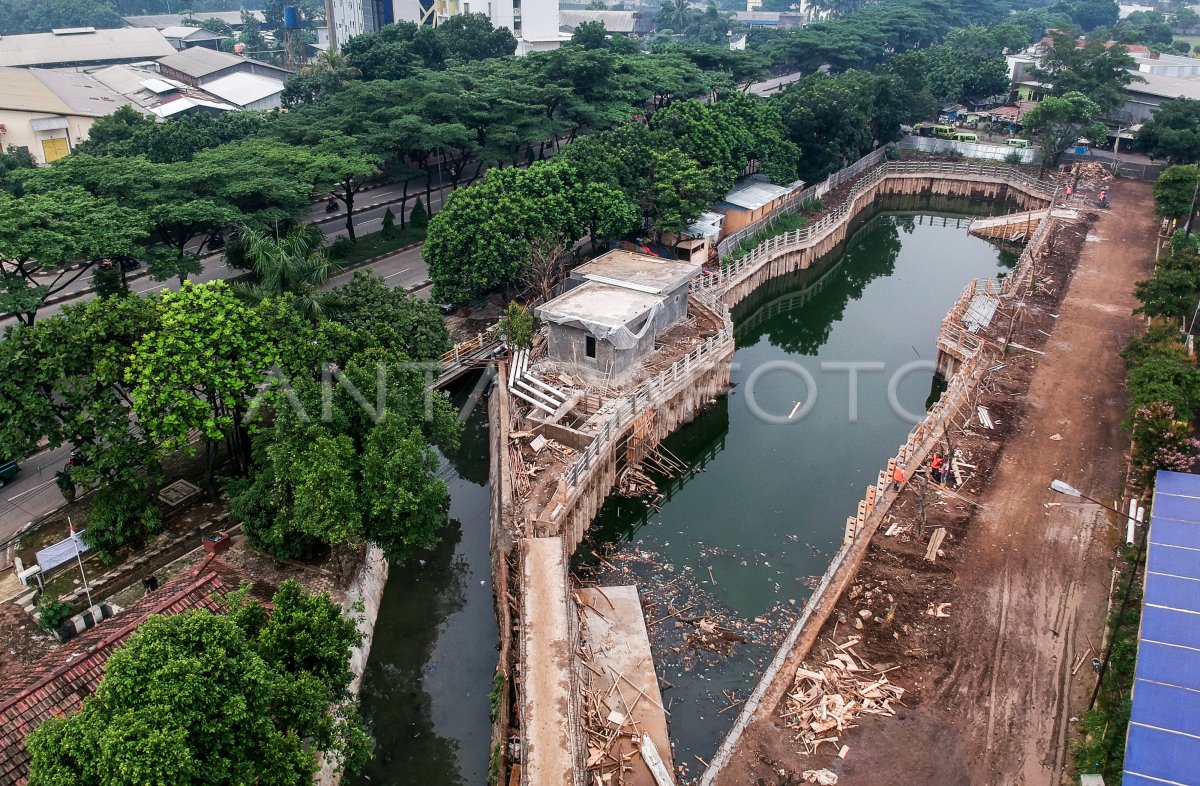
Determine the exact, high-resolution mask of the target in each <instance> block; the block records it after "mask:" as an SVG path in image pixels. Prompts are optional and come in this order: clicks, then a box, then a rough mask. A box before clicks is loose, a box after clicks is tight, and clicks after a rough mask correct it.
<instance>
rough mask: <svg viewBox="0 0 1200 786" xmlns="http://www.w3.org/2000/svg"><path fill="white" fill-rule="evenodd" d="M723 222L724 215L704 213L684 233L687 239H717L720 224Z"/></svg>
mask: <svg viewBox="0 0 1200 786" xmlns="http://www.w3.org/2000/svg"><path fill="white" fill-rule="evenodd" d="M724 220H725V214H724V213H710V212H704V213H701V214H700V217H699V218H697V219H696V220H695V221H693V222H692V225H691V226H690V227H688V228H687V230H686V231H685V232H684V234H685V235H687V236H688V237H697V238H698V237H717V236H718V235H720V234H721V223H722V222H723V221H724Z"/></svg>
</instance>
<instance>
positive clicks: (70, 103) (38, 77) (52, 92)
mask: <svg viewBox="0 0 1200 786" xmlns="http://www.w3.org/2000/svg"><path fill="white" fill-rule="evenodd" d="M0 84H2V85H4V87H3V89H0V107H2V108H4V109H12V110H16V111H19V112H45V113H47V114H53V115H78V116H81V117H104V116H105V115H108V114H111V113H112V112H114V111H116V109H117V108H118V107H121V106H124V105H125V104H128V103H129V101H127V100H126V99H125V98H123V97H122V96H120V95H118V94H117V93H115V92H113V91H112V90H110V89H109V88H108V87H107V86H106V85H105V84H104V83H103V82H101V81H100V80H98V79H95V78H93V77H92V76H91V75H90V74H81V73H74V72H72V73H65V72H62V71H48V70H46V69H44V68H0Z"/></svg>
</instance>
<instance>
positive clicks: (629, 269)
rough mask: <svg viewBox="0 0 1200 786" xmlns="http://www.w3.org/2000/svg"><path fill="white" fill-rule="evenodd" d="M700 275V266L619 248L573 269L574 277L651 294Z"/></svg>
mask: <svg viewBox="0 0 1200 786" xmlns="http://www.w3.org/2000/svg"><path fill="white" fill-rule="evenodd" d="M698 275H700V266H699V265H694V264H692V263H691V262H684V261H681V260H677V259H663V258H662V257H652V256H649V255H647V254H635V253H633V252H632V251H622V250H620V249H616V250H613V251H609V252H608V253H606V254H603V255H601V256H599V257H596V258H595V259H593V260H592V261H591V262H588V263H587V264H585V265H580V266H579V267H577V268H575V269H574V270H573V271H571V278H575V279H584V280H586V281H595V282H597V283H601V284H614V285H616V286H623V287H626V288H628V289H635V290H638V291H639V292H645V293H647V294H651V295H662V294H665V293H667V292H671V291H673V290H674V289H676V288H677V287H679V286H680V285H682V284H685V283H687V282H688V281H691V280H692V279H693V278H695V277H696V276H698Z"/></svg>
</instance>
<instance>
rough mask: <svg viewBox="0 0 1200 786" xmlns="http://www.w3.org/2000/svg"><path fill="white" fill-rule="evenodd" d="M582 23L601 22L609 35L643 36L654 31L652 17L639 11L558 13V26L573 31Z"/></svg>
mask: <svg viewBox="0 0 1200 786" xmlns="http://www.w3.org/2000/svg"><path fill="white" fill-rule="evenodd" d="M584 22H603V23H604V28H605V29H606V30H608V32H610V33H624V34H626V35H629V34H637V35H645V34H647V33H653V32H654V29H655V25H654V15H653V14H652V13H646V14H644V13H642V12H640V11H559V12H558V24H559V26H560V27H566V28H569V29H571V30H574V29H575V28H576V27H579V26H580V25H581V24H583V23H584Z"/></svg>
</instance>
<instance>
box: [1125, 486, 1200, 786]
mask: <svg viewBox="0 0 1200 786" xmlns="http://www.w3.org/2000/svg"><path fill="white" fill-rule="evenodd" d="M1145 582H1146V587H1145V595H1144V597H1143V600H1142V623H1141V629H1140V630H1139V631H1138V652H1137V667H1136V669H1135V672H1134V684H1133V712H1132V713H1131V715H1130V718H1129V733H1128V737H1127V738H1126V743H1125V773H1124V776H1123V777H1122V780H1121V782H1122V783H1124V784H1125V786H1143V784H1144V785H1145V786H1150V785H1151V784H1162V783H1175V784H1190V783H1197V780H1196V778H1197V773H1200V475H1190V474H1186V473H1182V472H1159V473H1158V474H1157V476H1156V480H1155V483H1154V502H1153V504H1152V506H1151V511H1150V532H1149V546H1148V550H1147V553H1146V578H1145Z"/></svg>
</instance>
